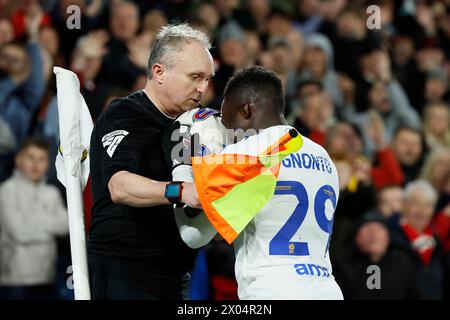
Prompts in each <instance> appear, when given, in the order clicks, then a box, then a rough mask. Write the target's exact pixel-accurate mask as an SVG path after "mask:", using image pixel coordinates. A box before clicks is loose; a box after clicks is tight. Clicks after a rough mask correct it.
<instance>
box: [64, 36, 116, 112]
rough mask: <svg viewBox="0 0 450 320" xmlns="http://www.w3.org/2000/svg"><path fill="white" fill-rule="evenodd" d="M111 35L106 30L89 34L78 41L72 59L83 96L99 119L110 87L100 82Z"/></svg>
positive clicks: (72, 67) (72, 65)
mask: <svg viewBox="0 0 450 320" xmlns="http://www.w3.org/2000/svg"><path fill="white" fill-rule="evenodd" d="M108 40H109V35H108V33H107V32H106V31H104V30H97V31H92V32H90V33H88V34H87V35H86V36H83V37H82V38H80V39H79V40H78V43H77V45H76V47H75V51H74V54H73V57H72V62H71V69H72V70H73V71H74V72H76V73H77V75H78V77H79V79H80V87H81V94H82V95H83V97H84V99H85V100H86V104H87V106H88V107H89V111H90V113H91V116H92V117H93V118H94V120H95V119H97V118H98V116H99V115H100V113H101V112H102V109H103V105H104V104H105V100H106V97H107V96H108V94H109V91H110V87H109V86H107V85H106V84H105V83H104V82H101V81H99V72H100V68H101V66H102V61H103V57H104V55H105V54H106V53H107V48H106V43H107V42H108Z"/></svg>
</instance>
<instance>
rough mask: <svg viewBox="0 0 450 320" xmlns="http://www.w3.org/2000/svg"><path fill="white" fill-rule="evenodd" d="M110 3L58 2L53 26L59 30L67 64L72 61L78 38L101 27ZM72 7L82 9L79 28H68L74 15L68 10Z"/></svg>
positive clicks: (100, 0) (76, 0)
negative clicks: (70, 18)
mask: <svg viewBox="0 0 450 320" xmlns="http://www.w3.org/2000/svg"><path fill="white" fill-rule="evenodd" d="M109 2H110V1H103V0H90V1H88V0H60V1H58V2H57V5H56V7H55V8H54V10H52V25H53V26H54V28H55V29H56V30H58V35H59V42H60V44H61V54H62V56H63V57H64V60H65V61H66V62H68V61H70V58H71V54H72V52H73V48H74V46H75V44H76V43H77V40H78V38H80V37H81V36H83V35H84V34H86V33H87V32H89V31H90V30H92V29H96V28H97V27H98V26H99V24H100V23H101V19H100V17H101V15H102V13H103V12H105V11H106V8H107V4H108V3H109ZM71 5H76V6H78V8H79V9H80V13H81V16H80V18H79V21H80V25H79V28H76V27H75V28H70V29H69V28H68V25H67V22H68V19H69V17H70V16H71V15H72V14H73V11H72V10H68V7H69V6H71Z"/></svg>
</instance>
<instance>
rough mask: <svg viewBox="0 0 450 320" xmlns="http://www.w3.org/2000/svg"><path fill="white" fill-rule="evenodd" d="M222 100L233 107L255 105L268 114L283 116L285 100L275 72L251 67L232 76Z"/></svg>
mask: <svg viewBox="0 0 450 320" xmlns="http://www.w3.org/2000/svg"><path fill="white" fill-rule="evenodd" d="M223 96H224V98H226V99H227V100H228V101H230V102H231V103H232V104H233V105H235V106H242V105H244V104H255V105H256V106H257V107H258V108H262V109H264V110H266V111H268V112H272V111H273V113H277V114H283V113H284V109H285V100H284V93H283V87H282V84H281V80H280V78H278V76H277V75H276V74H275V72H273V71H270V70H268V69H265V68H263V67H260V66H253V67H250V68H247V69H244V70H241V71H239V72H237V73H236V74H234V76H233V77H231V78H230V80H229V81H228V83H227V85H226V87H225V90H224V93H223Z"/></svg>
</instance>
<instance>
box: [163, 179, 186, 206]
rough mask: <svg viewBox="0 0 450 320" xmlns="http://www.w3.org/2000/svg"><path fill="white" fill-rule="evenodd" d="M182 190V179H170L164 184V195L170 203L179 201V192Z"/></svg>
mask: <svg viewBox="0 0 450 320" xmlns="http://www.w3.org/2000/svg"><path fill="white" fill-rule="evenodd" d="M182 191H183V181H172V182H170V183H168V184H166V190H165V192H164V196H165V197H166V198H167V199H168V200H169V201H170V203H175V204H177V203H181V193H182Z"/></svg>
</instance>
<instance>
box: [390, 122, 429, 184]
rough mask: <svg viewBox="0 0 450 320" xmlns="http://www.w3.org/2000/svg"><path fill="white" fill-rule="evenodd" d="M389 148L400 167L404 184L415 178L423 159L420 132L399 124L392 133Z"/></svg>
mask: <svg viewBox="0 0 450 320" xmlns="http://www.w3.org/2000/svg"><path fill="white" fill-rule="evenodd" d="M391 148H392V151H393V152H394V155H395V158H396V159H397V161H398V162H399V164H400V166H401V168H402V171H403V175H404V177H405V180H404V184H407V183H409V182H411V181H413V180H415V179H416V178H417V177H418V176H419V173H420V170H421V168H422V164H423V160H424V159H423V153H424V152H423V149H424V148H423V139H422V134H421V133H420V132H419V131H418V130H416V129H412V128H409V127H405V126H400V127H398V128H397V131H396V132H395V134H394V137H393V139H392V143H391Z"/></svg>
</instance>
